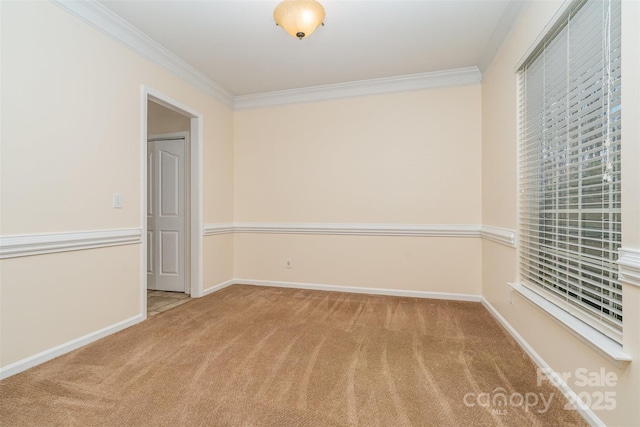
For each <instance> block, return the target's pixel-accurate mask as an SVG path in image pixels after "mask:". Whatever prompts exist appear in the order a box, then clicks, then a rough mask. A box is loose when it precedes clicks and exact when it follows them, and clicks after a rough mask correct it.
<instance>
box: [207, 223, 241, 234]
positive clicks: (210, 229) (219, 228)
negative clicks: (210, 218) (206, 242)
mask: <svg viewBox="0 0 640 427" xmlns="http://www.w3.org/2000/svg"><path fill="white" fill-rule="evenodd" d="M235 231H236V229H235V226H234V225H233V223H232V222H227V223H218V224H205V225H204V229H203V235H205V236H214V235H216V234H229V233H233V232H235Z"/></svg>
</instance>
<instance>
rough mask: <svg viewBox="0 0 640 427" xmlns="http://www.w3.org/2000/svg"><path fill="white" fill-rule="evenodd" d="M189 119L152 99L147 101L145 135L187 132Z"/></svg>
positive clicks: (189, 128) (189, 124) (189, 125)
mask: <svg viewBox="0 0 640 427" xmlns="http://www.w3.org/2000/svg"><path fill="white" fill-rule="evenodd" d="M190 130H191V119H190V118H189V117H187V116H184V115H182V114H180V113H176V112H175V111H173V110H170V109H168V108H167V107H163V106H162V105H160V104H157V103H155V102H153V101H148V102H147V135H149V136H150V135H158V134H162V133H173V132H188V131H190Z"/></svg>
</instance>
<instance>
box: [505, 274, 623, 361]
mask: <svg viewBox="0 0 640 427" xmlns="http://www.w3.org/2000/svg"><path fill="white" fill-rule="evenodd" d="M509 286H510V287H511V288H512V289H513V290H515V291H516V292H518V293H519V294H520V295H522V296H523V297H524V298H525V299H527V300H528V301H529V302H531V303H532V304H533V305H535V306H536V307H537V308H539V309H540V310H542V311H544V312H545V313H547V314H548V315H550V316H551V318H552V319H553V320H555V321H556V322H557V323H559V324H560V325H561V326H563V327H564V328H565V329H567V330H568V331H569V332H571V333H572V334H573V335H574V336H575V337H576V338H578V339H580V340H581V341H582V342H584V343H585V344H587V345H588V346H590V347H591V348H593V349H594V350H596V351H597V352H599V353H600V354H601V355H603V356H604V357H606V358H607V359H609V360H611V361H612V362H613V363H614V364H615V365H616V366H618V367H621V366H623V365H625V364H627V363H629V362H631V360H632V358H631V356H629V355H628V354H627V353H625V352H624V351H623V348H622V345H620V344H619V343H617V342H615V341H614V340H612V339H611V338H609V337H607V336H606V335H604V334H603V333H601V332H599V331H597V330H595V329H593V328H592V327H590V326H589V325H587V324H586V323H584V322H583V321H581V320H579V319H577V318H575V317H573V316H572V315H571V314H569V313H567V312H566V311H564V310H563V309H561V308H560V307H558V306H556V305H555V304H553V303H551V302H550V301H548V300H546V299H545V298H544V297H542V296H541V295H538V294H537V293H535V292H534V291H532V290H531V289H528V288H526V287H525V286H523V285H522V284H520V283H509Z"/></svg>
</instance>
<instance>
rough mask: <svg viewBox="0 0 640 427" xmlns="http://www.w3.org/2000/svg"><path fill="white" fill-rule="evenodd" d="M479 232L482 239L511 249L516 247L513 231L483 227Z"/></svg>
mask: <svg viewBox="0 0 640 427" xmlns="http://www.w3.org/2000/svg"><path fill="white" fill-rule="evenodd" d="M480 232H481V234H482V238H483V239H489V240H491V241H494V242H497V243H501V244H503V245H507V246H509V247H512V248H515V247H516V245H517V237H516V236H517V235H516V232H515V230H510V229H508V228H498V227H490V226H488V225H483V226H482V228H481V230H480Z"/></svg>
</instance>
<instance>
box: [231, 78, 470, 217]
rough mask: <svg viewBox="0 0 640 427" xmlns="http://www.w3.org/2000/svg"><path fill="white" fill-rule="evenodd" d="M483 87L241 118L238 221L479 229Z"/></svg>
mask: <svg viewBox="0 0 640 427" xmlns="http://www.w3.org/2000/svg"><path fill="white" fill-rule="evenodd" d="M480 132H481V114H480V85H479V84H478V85H471V86H464V87H455V88H445V89H432V90H424V91H418V92H409V93H398V94H391V95H379V96H371V97H363V98H356V99H346V100H337V101H326V102H316V103H312V104H301V105H293V106H286V107H274V108H263V109H255V110H250V111H242V112H237V113H236V114H235V138H234V139H235V156H236V162H235V174H234V175H235V220H236V221H238V222H247V221H267V222H272V221H276V222H319V223H400V224H479V223H480V222H481V219H482V218H481V179H480V178H481V175H480V174H481V169H480V168H481V165H480V155H481V141H480V138H481V133H480Z"/></svg>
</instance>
